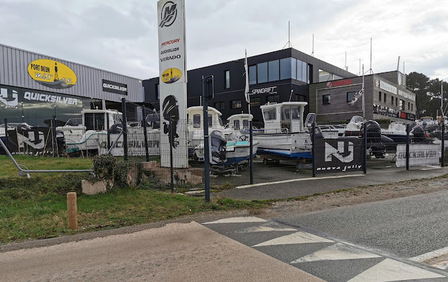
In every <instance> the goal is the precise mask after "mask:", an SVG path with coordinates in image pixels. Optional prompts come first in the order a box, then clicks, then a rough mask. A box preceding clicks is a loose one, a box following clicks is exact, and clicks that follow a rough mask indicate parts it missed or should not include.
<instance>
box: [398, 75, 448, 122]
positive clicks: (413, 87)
mask: <svg viewBox="0 0 448 282" xmlns="http://www.w3.org/2000/svg"><path fill="white" fill-rule="evenodd" d="M442 84H443V112H444V113H445V116H446V115H447V114H446V112H447V109H448V107H447V106H448V103H447V101H448V97H447V92H448V82H445V81H442V80H439V79H438V78H436V79H430V78H429V77H427V76H426V75H424V74H422V73H417V72H411V73H409V74H408V75H407V78H406V85H407V88H408V89H409V90H410V91H412V92H414V93H415V95H416V109H417V111H416V114H417V118H421V117H423V116H431V117H433V118H436V117H437V116H439V115H441V105H442V104H441V97H442V95H441V90H442V88H441V85H442Z"/></svg>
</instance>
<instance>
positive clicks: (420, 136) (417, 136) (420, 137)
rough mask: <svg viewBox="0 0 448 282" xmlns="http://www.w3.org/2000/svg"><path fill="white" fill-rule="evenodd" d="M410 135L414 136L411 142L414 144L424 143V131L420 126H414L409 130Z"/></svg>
mask: <svg viewBox="0 0 448 282" xmlns="http://www.w3.org/2000/svg"><path fill="white" fill-rule="evenodd" d="M411 133H412V134H413V135H414V136H413V137H412V141H413V142H415V143H421V142H425V141H426V131H425V130H424V129H423V127H422V126H420V125H415V126H414V127H413V128H412V129H411Z"/></svg>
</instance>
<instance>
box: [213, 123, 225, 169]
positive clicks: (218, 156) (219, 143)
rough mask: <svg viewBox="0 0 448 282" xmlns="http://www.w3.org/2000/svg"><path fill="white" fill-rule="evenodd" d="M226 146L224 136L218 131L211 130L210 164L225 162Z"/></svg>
mask: <svg viewBox="0 0 448 282" xmlns="http://www.w3.org/2000/svg"><path fill="white" fill-rule="evenodd" d="M226 144H227V141H226V139H225V137H224V134H223V133H222V132H221V131H219V130H213V131H212V133H211V134H210V145H211V146H210V152H211V158H210V163H211V164H214V165H217V164H222V163H224V162H225V161H226Z"/></svg>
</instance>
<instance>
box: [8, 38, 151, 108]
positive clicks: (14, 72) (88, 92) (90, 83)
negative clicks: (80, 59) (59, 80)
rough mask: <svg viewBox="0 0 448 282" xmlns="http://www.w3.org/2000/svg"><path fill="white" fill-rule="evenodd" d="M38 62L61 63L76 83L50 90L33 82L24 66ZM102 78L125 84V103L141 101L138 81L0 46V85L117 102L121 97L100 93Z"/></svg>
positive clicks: (141, 90) (141, 89)
mask: <svg viewBox="0 0 448 282" xmlns="http://www.w3.org/2000/svg"><path fill="white" fill-rule="evenodd" d="M38 59H50V60H54V61H58V62H61V63H63V64H65V65H66V66H68V67H69V68H70V69H72V70H73V71H74V72H75V74H76V76H77V83H76V84H75V85H74V86H73V87H70V88H67V89H53V88H49V87H46V86H43V85H41V84H39V83H37V82H36V81H34V80H33V79H32V78H31V77H30V75H29V74H28V65H29V64H30V63H31V62H32V61H34V60H38ZM103 79H106V80H110V81H113V82H117V83H123V84H126V85H127V89H128V95H126V96H124V97H125V98H126V100H128V101H132V102H143V86H142V82H141V80H139V79H136V78H131V77H128V76H124V75H119V74H116V73H112V72H108V71H104V70H100V69H96V68H92V67H88V66H84V65H80V64H76V63H73V62H68V61H65V60H60V59H57V58H53V57H50V56H45V55H41V54H36V53H32V52H29V51H25V50H21V49H17V48H14V47H10V46H6V45H2V44H0V84H3V85H8V86H16V87H23V88H28V89H35V90H41V91H47V92H53V93H62V94H70V95H76V96H81V97H88V98H95V99H104V100H107V101H116V102H120V101H121V98H122V97H123V96H122V95H119V94H115V93H110V92H104V91H103V88H102V80H103Z"/></svg>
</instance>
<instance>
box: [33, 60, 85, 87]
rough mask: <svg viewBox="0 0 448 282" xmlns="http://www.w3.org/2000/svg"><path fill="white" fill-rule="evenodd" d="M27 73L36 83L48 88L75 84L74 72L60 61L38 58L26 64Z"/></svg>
mask: <svg viewBox="0 0 448 282" xmlns="http://www.w3.org/2000/svg"><path fill="white" fill-rule="evenodd" d="M28 74H29V75H30V76H31V78H32V79H34V80H35V81H37V82H38V83H40V84H42V85H45V86H47V87H50V88H56V89H64V88H69V87H72V86H73V85H75V84H76V74H75V72H74V71H72V70H71V69H70V68H69V67H67V66H66V65H64V64H63V63H61V62H57V61H53V60H48V59H40V60H35V61H32V62H31V63H30V64H29V65H28Z"/></svg>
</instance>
